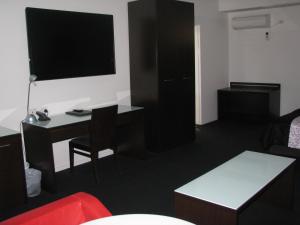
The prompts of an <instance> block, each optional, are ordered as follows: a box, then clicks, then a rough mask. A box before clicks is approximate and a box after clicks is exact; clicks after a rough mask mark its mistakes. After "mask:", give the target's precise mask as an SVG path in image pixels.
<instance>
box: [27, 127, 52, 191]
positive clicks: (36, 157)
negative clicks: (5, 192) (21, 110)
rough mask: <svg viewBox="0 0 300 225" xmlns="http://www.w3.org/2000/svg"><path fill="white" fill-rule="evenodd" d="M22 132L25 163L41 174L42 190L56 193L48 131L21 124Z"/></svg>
mask: <svg viewBox="0 0 300 225" xmlns="http://www.w3.org/2000/svg"><path fill="white" fill-rule="evenodd" d="M23 132H24V142H25V149H26V159H27V161H28V162H29V163H30V166H31V167H33V168H35V169H38V170H40V171H41V172H42V181H41V183H42V188H43V189H44V190H46V191H49V192H56V179H55V167H54V157H53V147H52V142H51V138H50V134H49V132H48V130H47V129H43V128H40V127H37V126H32V125H30V124H27V123H23Z"/></svg>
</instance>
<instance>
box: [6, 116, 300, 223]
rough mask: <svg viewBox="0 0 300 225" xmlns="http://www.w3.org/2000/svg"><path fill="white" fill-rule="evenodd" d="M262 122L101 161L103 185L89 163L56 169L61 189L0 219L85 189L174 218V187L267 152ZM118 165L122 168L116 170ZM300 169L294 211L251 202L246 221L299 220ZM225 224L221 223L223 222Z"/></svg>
mask: <svg viewBox="0 0 300 225" xmlns="http://www.w3.org/2000/svg"><path fill="white" fill-rule="evenodd" d="M264 127H265V126H263V125H259V124H252V123H234V122H220V121H217V122H213V123H210V124H207V125H203V126H200V127H198V128H197V132H196V141H195V142H194V143H191V144H188V145H185V146H181V147H179V148H176V149H173V150H170V151H166V152H163V153H159V154H153V155H151V157H149V159H147V160H138V159H132V158H128V157H122V156H120V157H119V159H118V166H117V165H116V162H115V161H114V160H113V159H112V157H106V158H104V159H101V160H99V165H98V168H99V171H100V176H101V183H100V184H99V185H96V184H95V182H94V177H93V174H92V168H91V165H89V164H85V165H81V166H78V167H76V168H75V170H74V173H73V174H70V173H69V170H65V171H61V172H59V173H57V181H58V182H57V183H58V193H57V194H49V193H47V192H42V194H41V195H40V196H38V197H35V198H31V199H29V201H28V203H27V204H26V205H24V206H21V207H19V208H15V209H13V210H10V211H7V212H4V213H3V216H2V218H1V219H4V218H7V217H10V216H13V215H15V214H18V213H20V212H23V211H26V210H28V209H31V208H35V207H38V206H40V205H43V204H45V203H48V202H51V201H53V200H55V199H58V198H61V197H63V196H67V195H69V194H71V193H75V192H78V191H84V192H88V193H91V194H93V195H95V196H96V197H98V198H99V199H100V200H101V201H102V202H103V203H104V204H105V205H106V206H107V208H108V209H109V210H110V211H111V212H112V214H114V215H116V214H126V213H152V214H162V215H169V216H174V189H176V188H178V187H180V186H182V185H183V184H185V183H187V182H189V181H191V180H192V179H194V178H196V177H198V176H200V175H202V174H204V173H206V172H207V171H209V170H211V169H213V168H215V167H216V166H218V165H220V164H221V163H223V162H225V161H227V160H228V159H230V158H232V157H234V156H236V155H237V154H239V153H241V152H243V151H244V150H252V151H259V152H264V150H263V149H262V146H261V144H260V141H259V138H260V137H261V135H262V133H263V130H264ZM118 168H119V169H118ZM299 178H300V169H299V166H298V165H297V167H296V179H295V180H296V182H295V185H296V186H295V195H294V198H295V199H294V200H295V201H294V209H293V210H288V209H284V208H279V207H276V206H273V205H270V204H267V203H261V202H257V203H254V204H252V205H251V206H250V207H249V208H247V209H246V210H245V212H243V213H242V214H241V215H240V217H239V220H240V221H239V224H242V225H268V224H272V225H277V224H278V225H279V224H280V225H296V224H300V179H299ZM220 225H221V224H220Z"/></svg>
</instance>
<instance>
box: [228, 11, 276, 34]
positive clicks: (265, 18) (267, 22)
mask: <svg viewBox="0 0 300 225" xmlns="http://www.w3.org/2000/svg"><path fill="white" fill-rule="evenodd" d="M231 25H232V28H233V29H234V30H242V29H254V28H269V27H270V26H271V16H270V14H265V15H253V16H244V17H233V18H232V20H231Z"/></svg>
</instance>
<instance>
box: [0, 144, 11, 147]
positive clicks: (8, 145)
mask: <svg viewBox="0 0 300 225" xmlns="http://www.w3.org/2000/svg"><path fill="white" fill-rule="evenodd" d="M7 147H10V144H7V145H0V148H7Z"/></svg>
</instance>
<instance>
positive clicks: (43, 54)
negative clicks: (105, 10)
mask: <svg viewBox="0 0 300 225" xmlns="http://www.w3.org/2000/svg"><path fill="white" fill-rule="evenodd" d="M26 24H27V38H28V51H29V59H30V73H31V74H34V75H36V76H37V77H38V78H37V80H52V79H62V78H72V77H85V76H97V75H107V74H115V49H114V27H113V16H112V15H103V14H94V13H82V12H70V11H59V10H49V9H38V8H26Z"/></svg>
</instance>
